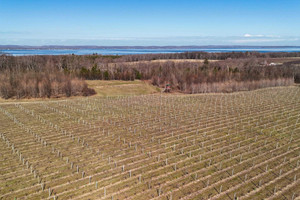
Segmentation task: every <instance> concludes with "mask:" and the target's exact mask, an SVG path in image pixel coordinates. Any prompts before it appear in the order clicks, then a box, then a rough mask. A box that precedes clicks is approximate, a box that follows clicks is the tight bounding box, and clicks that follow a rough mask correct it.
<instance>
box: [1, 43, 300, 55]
mask: <svg viewBox="0 0 300 200" xmlns="http://www.w3.org/2000/svg"><path fill="white" fill-rule="evenodd" d="M195 51H204V52H233V51H234V52H246V51H257V52H262V53H263V52H300V46H217V45H214V46H17V45H0V54H7V55H14V56H23V55H68V54H75V55H89V54H101V55H129V54H152V53H182V52H195Z"/></svg>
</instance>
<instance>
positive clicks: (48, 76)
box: [0, 70, 95, 99]
mask: <svg viewBox="0 0 300 200" xmlns="http://www.w3.org/2000/svg"><path fill="white" fill-rule="evenodd" d="M93 94H95V91H94V90H93V89H90V88H88V86H87V84H86V83H85V82H84V80H82V79H79V78H76V77H72V76H70V75H66V74H65V73H63V72H60V71H56V70H55V71H53V70H52V71H49V70H46V71H13V70H5V71H1V73H0V97H2V98H4V99H9V98H17V99H21V98H50V97H70V96H89V95H93Z"/></svg>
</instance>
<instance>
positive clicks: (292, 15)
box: [0, 0, 300, 45]
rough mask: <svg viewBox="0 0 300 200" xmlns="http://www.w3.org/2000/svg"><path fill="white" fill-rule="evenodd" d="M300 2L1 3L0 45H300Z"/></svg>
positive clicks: (146, 0)
mask: <svg viewBox="0 0 300 200" xmlns="http://www.w3.org/2000/svg"><path fill="white" fill-rule="evenodd" d="M299 10H300V0H251V1H250V0H249V1H248V0H168V1H167V0H87V1H82V0H72V1H71V0H0V45H7V44H16V45H300V11H299Z"/></svg>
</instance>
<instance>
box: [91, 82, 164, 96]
mask: <svg viewBox="0 0 300 200" xmlns="http://www.w3.org/2000/svg"><path fill="white" fill-rule="evenodd" d="M86 82H87V84H88V86H89V87H90V88H93V89H95V91H96V92H97V96H102V97H106V96H128V95H143V94H153V93H157V92H160V89H159V88H157V87H155V86H153V85H151V84H148V83H146V82H144V81H140V80H135V81H101V80H87V81H86Z"/></svg>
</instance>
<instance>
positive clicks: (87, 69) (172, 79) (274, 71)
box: [0, 52, 300, 97]
mask: <svg viewBox="0 0 300 200" xmlns="http://www.w3.org/2000/svg"><path fill="white" fill-rule="evenodd" d="M297 56H299V57H300V53H299V52H295V53H258V52H231V53H206V52H189V53H178V54H177V53H176V54H144V55H126V56H102V55H85V56H78V55H60V56H20V57H14V56H5V55H2V56H0V72H1V73H4V74H5V75H4V76H1V77H2V78H1V82H3V81H4V80H5V81H6V82H7V81H8V80H7V79H8V78H9V77H10V76H8V75H10V73H12V71H13V74H16V75H15V76H16V77H15V78H14V80H17V81H18V79H20V80H22V78H21V77H28V78H26V79H28V80H30V79H32V77H34V78H33V79H34V80H35V81H33V82H35V87H29V88H32V90H34V92H33V93H34V95H33V94H31V93H30V92H28V91H30V90H31V89H26V90H25V89H20V87H22V85H24V84H23V83H22V84H21V83H20V84H19V85H20V87H19V88H18V87H11V88H18V89H16V90H18V91H19V92H17V91H15V92H12V94H10V93H7V92H6V93H7V94H9V95H6V96H17V97H22V96H30V97H44V96H58V94H64V95H65V96H68V95H70V94H71V95H80V94H82V95H88V94H89V93H90V92H86V91H87V90H86V88H87V87H86V86H84V84H83V82H82V87H81V88H80V87H78V85H76V84H75V83H79V82H80V80H79V79H92V80H135V79H141V80H150V81H151V82H152V84H154V85H157V86H159V87H164V86H165V84H170V85H171V87H172V89H173V90H179V91H182V92H186V93H199V92H231V91H239V90H251V89H256V88H260V87H269V86H280V85H290V84H292V83H293V82H294V80H295V81H297V82H298V81H299V82H300V70H299V69H300V67H299V66H298V64H297V63H295V62H287V63H283V64H279V63H276V64H275V65H274V64H272V65H271V64H270V62H271V60H272V58H280V57H297ZM156 59H164V60H165V59H167V60H168V59H171V60H170V61H151V62H148V61H147V60H156ZM172 59H205V62H200V61H199V62H198V61H197V62H189V61H185V60H184V61H180V62H177V61H174V60H172ZM216 59H219V61H217V62H212V61H211V60H216ZM133 61H140V62H133ZM46 71H47V73H45V72H46ZM57 72H59V73H57ZM18 74H19V75H20V77H18ZM32 74H34V75H32ZM47 76H51V78H50V77H47ZM56 76H57V77H56ZM30 77H31V78H30ZM75 77H76V78H78V79H75ZM73 79H74V81H73V82H72V80H73ZM2 80H3V81H2ZM48 80H50V83H52V82H54V83H55V84H58V83H59V84H60V87H59V88H60V89H53V91H52V89H51V92H49V91H50V90H49V89H48V90H47V89H39V90H37V89H36V88H38V87H37V86H36V85H38V84H42V83H43V85H45V87H46V88H47V82H48V83H49V81H48ZM64 80H66V81H67V82H68V80H70V81H69V82H71V85H74V89H73V90H71V91H73V92H71V93H70V92H69V91H70V89H64V88H66V85H69V83H66V82H64ZM8 82H9V83H14V82H15V81H8ZM25 82H26V81H25ZM29 82H30V81H29ZM37 82H38V83H37ZM30 84H31V85H34V84H33V83H30ZM30 84H29V85H30ZM2 85H3V84H2ZM11 85H12V86H13V85H17V84H16V83H14V84H11ZM25 85H26V84H25ZM2 87H3V86H2ZM41 88H42V86H41ZM51 88H55V87H54V86H51ZM61 88H62V89H61ZM76 88H77V89H76ZM78 88H79V89H78ZM83 88H85V89H83ZM3 91H5V90H3ZM20 91H22V92H20ZM26 91H27V92H26ZM44 91H48V93H45V92H44ZM57 91H60V92H57ZM2 93H3V92H2Z"/></svg>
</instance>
